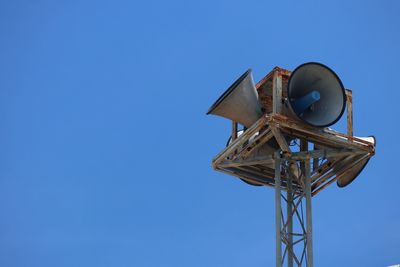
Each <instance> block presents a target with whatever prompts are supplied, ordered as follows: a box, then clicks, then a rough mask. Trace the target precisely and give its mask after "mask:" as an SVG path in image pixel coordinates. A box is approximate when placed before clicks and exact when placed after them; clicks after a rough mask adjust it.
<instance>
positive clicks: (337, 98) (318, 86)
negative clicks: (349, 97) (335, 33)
mask: <svg viewBox="0 0 400 267" xmlns="http://www.w3.org/2000/svg"><path fill="white" fill-rule="evenodd" d="M287 95H288V103H289V106H290V108H291V110H292V111H293V113H294V114H295V115H296V116H297V117H298V118H299V119H300V120H302V121H304V122H306V123H307V124H309V125H312V126H315V127H328V126H330V125H332V124H334V123H336V122H337V121H338V120H339V119H340V117H341V116H342V115H343V112H344V109H345V106H346V94H345V89H344V87H343V84H342V82H341V80H340V79H339V77H338V76H337V75H336V73H335V72H334V71H333V70H331V69H330V68H328V67H327V66H325V65H323V64H321V63H316V62H309V63H305V64H302V65H300V66H298V67H297V68H296V69H295V70H294V71H293V72H292V74H291V76H290V79H289V82H288V86H287Z"/></svg>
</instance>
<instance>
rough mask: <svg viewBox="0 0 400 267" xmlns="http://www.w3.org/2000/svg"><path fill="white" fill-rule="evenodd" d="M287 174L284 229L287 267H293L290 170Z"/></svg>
mask: <svg viewBox="0 0 400 267" xmlns="http://www.w3.org/2000/svg"><path fill="white" fill-rule="evenodd" d="M288 170H289V171H288V173H286V175H287V177H288V181H287V193H286V199H287V208H286V211H287V214H286V218H287V219H286V220H287V227H286V233H287V235H288V238H287V239H288V240H287V241H288V244H287V245H286V247H287V250H288V251H287V257H288V267H293V254H292V252H293V235H292V234H293V214H292V212H293V190H292V173H291V168H290V167H289V168H288Z"/></svg>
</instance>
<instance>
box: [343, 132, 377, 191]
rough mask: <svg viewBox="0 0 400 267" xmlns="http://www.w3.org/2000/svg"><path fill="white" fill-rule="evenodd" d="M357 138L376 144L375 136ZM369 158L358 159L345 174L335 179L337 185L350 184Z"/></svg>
mask: <svg viewBox="0 0 400 267" xmlns="http://www.w3.org/2000/svg"><path fill="white" fill-rule="evenodd" d="M357 138H359V139H363V140H365V141H367V142H370V143H372V144H373V145H374V147H375V144H376V139H375V136H369V137H357ZM369 159H370V158H368V159H365V160H362V161H360V162H359V163H358V164H357V165H356V166H354V167H353V168H352V169H351V170H349V171H348V172H347V173H346V175H345V176H343V177H341V178H340V179H338V180H337V181H336V184H337V186H338V187H345V186H348V185H349V184H351V182H353V181H354V180H355V179H356V178H357V176H358V175H359V174H360V173H361V172H362V170H363V169H364V168H365V166H367V164H368V162H369Z"/></svg>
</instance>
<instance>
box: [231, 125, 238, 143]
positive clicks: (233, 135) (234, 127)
mask: <svg viewBox="0 0 400 267" xmlns="http://www.w3.org/2000/svg"><path fill="white" fill-rule="evenodd" d="M237 126H238V124H237V122H236V121H232V142H233V141H235V140H236V138H237Z"/></svg>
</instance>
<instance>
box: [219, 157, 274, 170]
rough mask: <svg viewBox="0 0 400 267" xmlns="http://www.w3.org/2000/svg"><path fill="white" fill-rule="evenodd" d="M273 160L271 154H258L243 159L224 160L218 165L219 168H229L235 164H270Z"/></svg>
mask: <svg viewBox="0 0 400 267" xmlns="http://www.w3.org/2000/svg"><path fill="white" fill-rule="evenodd" d="M273 162H274V158H273V157H272V155H266V156H259V157H254V158H247V159H245V160H242V159H237V160H226V161H223V162H221V163H219V164H218V167H221V168H229V167H237V166H249V165H257V164H271V163H273Z"/></svg>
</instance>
